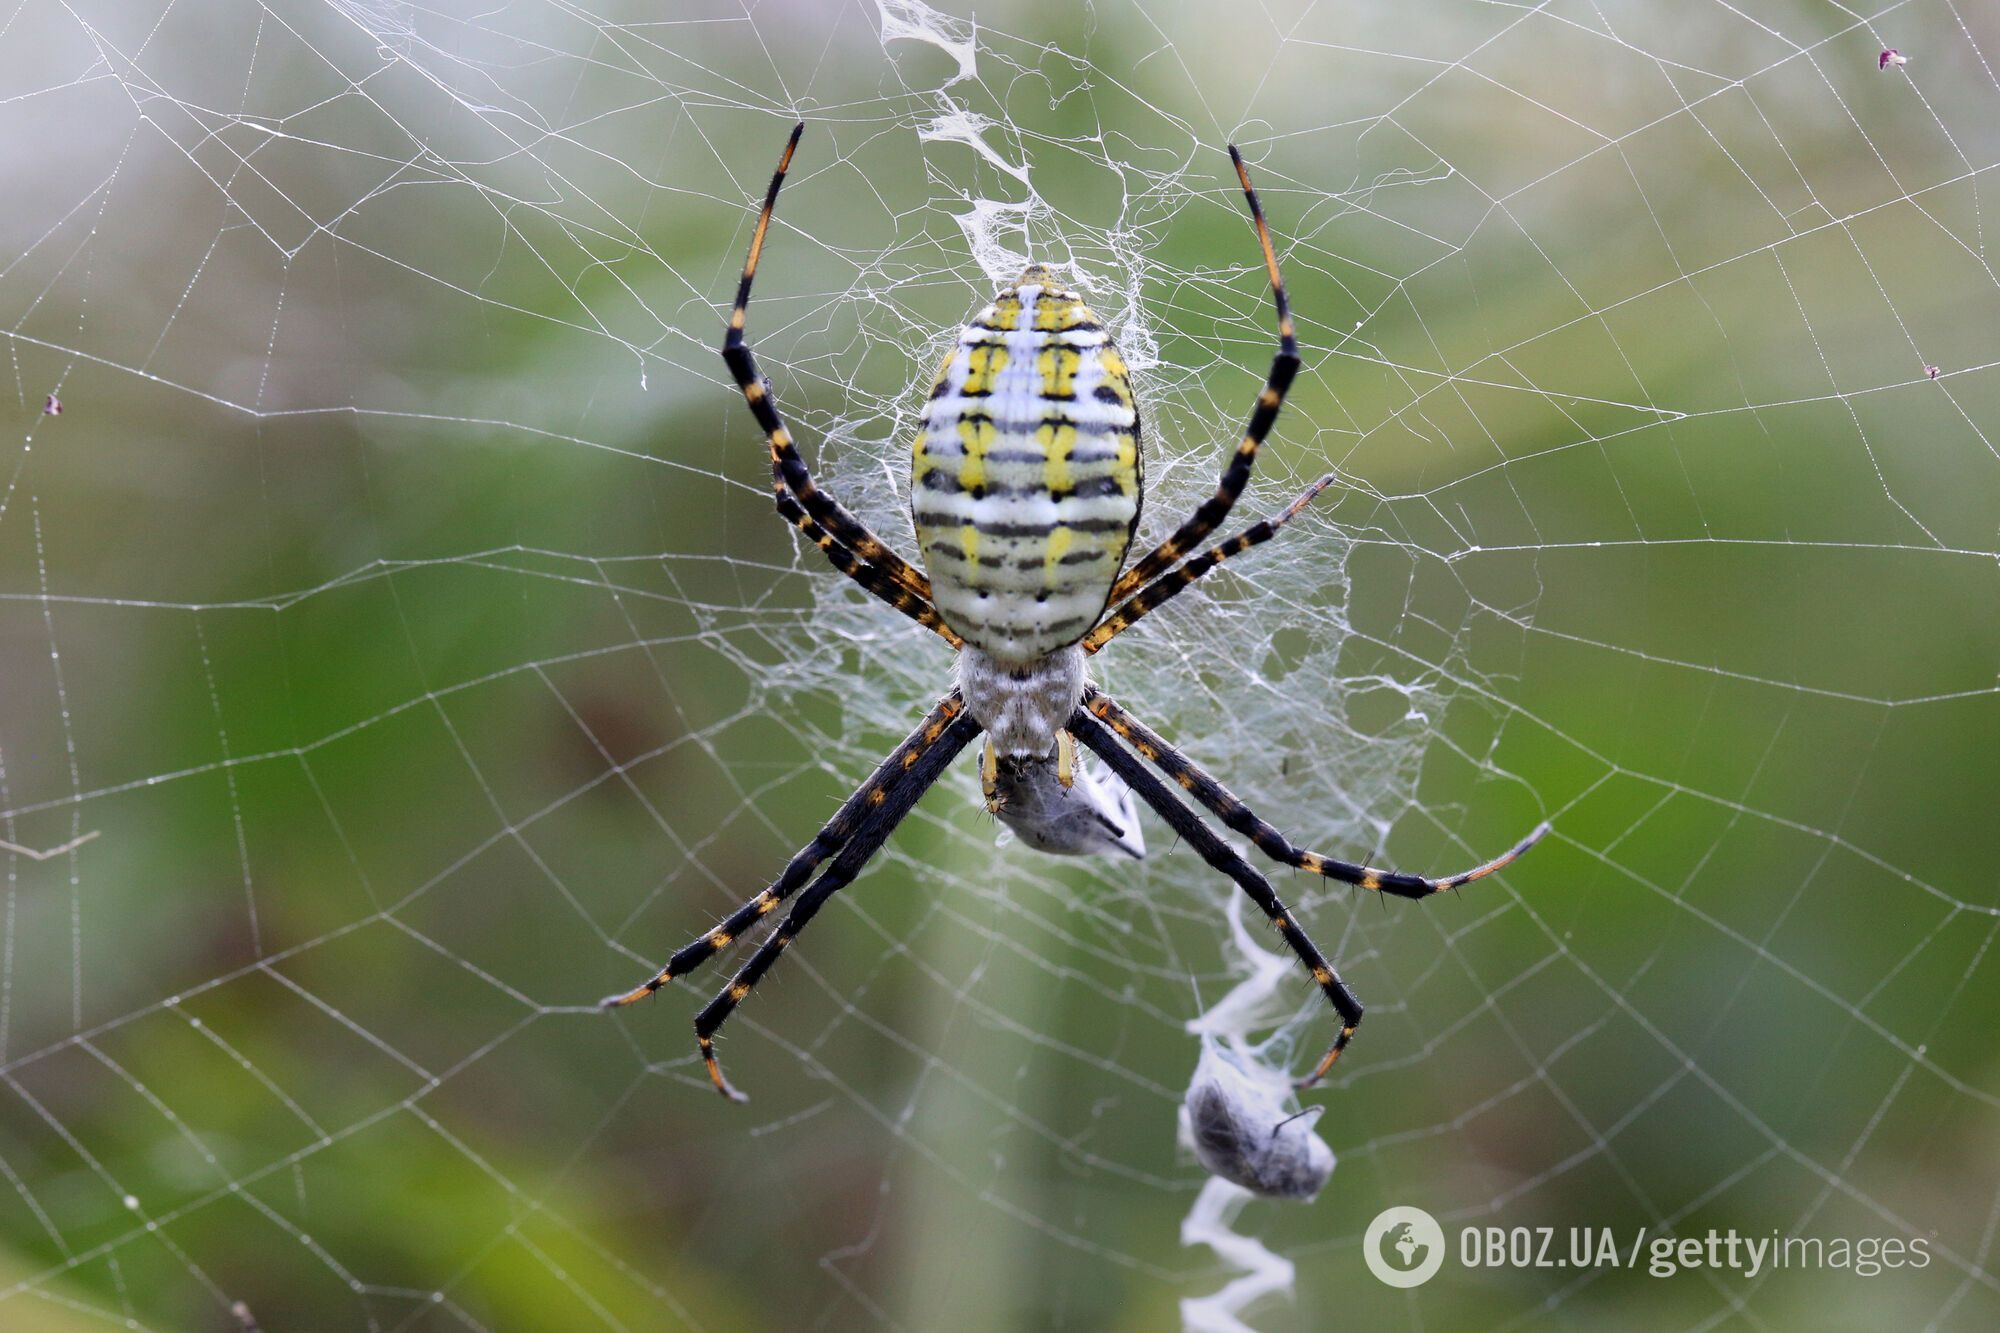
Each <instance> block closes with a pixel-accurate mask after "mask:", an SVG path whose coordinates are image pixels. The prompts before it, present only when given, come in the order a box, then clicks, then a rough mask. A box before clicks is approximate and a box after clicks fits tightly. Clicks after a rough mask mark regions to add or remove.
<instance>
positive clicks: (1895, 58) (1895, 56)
mask: <svg viewBox="0 0 2000 1333" xmlns="http://www.w3.org/2000/svg"><path fill="white" fill-rule="evenodd" d="M1909 63H1910V58H1909V57H1908V56H1906V55H1904V54H1903V53H1902V52H1901V51H1898V50H1897V49H1896V48H1895V47H1893V46H1892V47H1889V48H1887V49H1886V50H1884V51H1883V52H1882V55H1881V58H1880V59H1878V60H1877V61H1876V62H1875V68H1876V69H1887V68H1889V66H1891V65H1907V64H1909Z"/></svg>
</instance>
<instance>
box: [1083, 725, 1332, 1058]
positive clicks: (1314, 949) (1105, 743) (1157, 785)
mask: <svg viewBox="0 0 2000 1333" xmlns="http://www.w3.org/2000/svg"><path fill="white" fill-rule="evenodd" d="M1069 729H1070V731H1071V732H1072V733H1073V734H1074V735H1075V736H1076V738H1077V739H1078V740H1079V741H1081V742H1083V744H1084V745H1086V746H1088V747H1089V748H1090V750H1091V751H1092V752H1093V753H1095V754H1096V755H1097V757H1098V758H1100V759H1102V760H1103V761H1104V763H1105V766H1106V767H1108V768H1109V769H1110V770H1111V771H1112V772H1114V773H1116V774H1117V775H1118V776H1119V777H1120V778H1123V779H1124V781H1125V785H1126V786H1128V787H1130V788H1131V789H1132V790H1133V792H1134V793H1136V794H1137V795H1138V797H1139V799H1140V800H1142V801H1144V802H1145V803H1146V804H1147V805H1149V806H1151V807H1152V808H1153V812H1154V813H1155V814H1157V815H1159V817H1160V818H1161V819H1163V820H1165V821H1166V822H1167V826H1168V827H1169V828H1171V829H1172V830H1173V831H1174V832H1175V833H1178V834H1179V835H1180V836H1181V838H1182V840H1183V841H1185V842H1186V843H1187V845H1188V846H1190V847H1192V848H1194V850H1195V852H1196V853H1197V854H1199V855H1200V857H1201V859H1202V860H1204V861H1206V862H1208V864H1209V866H1210V867H1211V868H1212V869H1215V870H1219V871H1221V872H1222V873H1223V874H1225V875H1227V876H1229V878H1231V879H1233V880H1235V881H1236V885H1237V887H1238V888H1240V889H1242V890H1243V892H1244V893H1245V894H1246V895H1248V897H1249V899H1250V901H1251V902H1253V903H1255V904H1256V905H1257V908H1258V910H1259V911H1261V912H1263V914H1264V916H1265V918H1266V919H1267V920H1269V921H1270V923H1271V924H1272V925H1273V926H1274V927H1276V928H1277V931H1278V934H1280V935H1281V936H1283V937H1284V941H1285V943H1286V944H1287V945H1288V946H1289V947H1290V948H1291V951H1292V952H1293V953H1295V954H1297V955H1298V959H1299V961H1300V962H1301V963H1304V964H1305V965H1306V970H1307V971H1308V972H1310V973H1312V979H1313V980H1314V981H1315V982H1316V983H1318V985H1319V988H1320V993H1321V994H1323V995H1325V996H1326V1000H1327V1003H1328V1004H1330V1005H1332V1006H1333V1010H1334V1012H1335V1013H1336V1014H1338V1015H1340V1035H1339V1036H1337V1037H1335V1038H1334V1039H1333V1045H1332V1046H1330V1047H1328V1048H1327V1052H1326V1054H1325V1055H1323V1056H1321V1057H1320V1062H1319V1064H1318V1065H1317V1066H1316V1067H1315V1068H1314V1069H1313V1072H1312V1073H1311V1074H1309V1075H1308V1076H1306V1077H1305V1078H1302V1079H1300V1080H1299V1081H1298V1086H1299V1087H1301V1088H1308V1087H1311V1086H1312V1085H1313V1084H1315V1083H1317V1082H1319V1081H1320V1079H1322V1078H1324V1077H1325V1076H1326V1071H1327V1070H1329V1069H1331V1068H1333V1062H1334V1061H1335V1060H1338V1059H1339V1058H1340V1053H1341V1052H1342V1051H1344V1050H1346V1049H1347V1043H1348V1042H1349V1041H1350V1040H1352V1039H1353V1037H1354V1030H1355V1029H1356V1028H1358V1027H1360V1026H1361V999H1360V997H1359V996H1357V995H1355V993H1354V992H1353V991H1352V990H1350V989H1349V988H1348V985H1347V983H1346V982H1344V981H1342V980H1341V979H1340V973H1338V972H1336V971H1335V970H1334V968H1333V964H1332V963H1329V962H1328V961H1327V960H1326V955H1324V954H1322V953H1321V952H1320V951H1319V946H1318V945H1316V944H1314V943H1313V942H1312V939H1311V938H1310V937H1309V936H1308V935H1307V934H1306V933H1305V931H1304V930H1303V929H1302V928H1301V927H1300V926H1299V923H1298V921H1297V920H1295V919H1294V918H1293V916H1292V914H1291V912H1290V911H1289V910H1287V909H1286V907H1285V904H1284V902H1283V900H1281V899H1280V898H1279V897H1278V891H1277V890H1276V889H1274V888H1272V887H1271V881H1269V880H1268V879H1265V878H1264V876H1263V875H1261V874H1260V873H1258V871H1257V868H1256V867H1255V866H1253V865H1251V864H1250V863H1249V862H1248V861H1245V860H1244V859H1243V858H1242V857H1241V856H1239V855H1238V854H1237V852H1236V849H1235V848H1233V847H1231V846H1230V845H1229V844H1228V843H1226V842H1224V841H1223V840H1222V836H1221V835H1220V834H1218V833H1217V832H1216V831H1215V830H1214V829H1212V828H1210V827H1209V826H1208V823H1207V821H1206V820H1204V819H1203V818H1202V817H1201V816H1200V815H1199V814H1197V813H1196V812H1195V811H1193V810H1190V809H1189V808H1188V807H1187V806H1186V805H1184V804H1182V802H1181V799H1180V798H1179V797H1178V796H1176V795H1175V794H1174V790H1173V788H1171V787H1169V786H1168V785H1167V784H1166V782H1165V781H1163V780H1162V779H1161V778H1160V777H1159V775H1158V774H1156V773H1154V772H1153V771H1152V770H1151V769H1149V768H1147V767H1146V765H1145V764H1144V763H1142V762H1141V761H1140V760H1139V759H1138V757H1137V756H1135V755H1134V754H1132V752H1131V751H1129V750H1127V749H1126V748H1125V747H1124V746H1123V745H1120V744H1119V743H1118V740H1117V738H1116V737H1114V736H1113V735H1112V734H1111V732H1110V730H1109V729H1108V728H1106V727H1105V725H1104V724H1103V723H1101V722H1099V721H1098V720H1097V716H1096V715H1095V714H1094V713H1092V712H1091V711H1090V709H1089V706H1088V705H1085V706H1084V707H1081V708H1078V709H1077V710H1076V712H1075V713H1073V714H1071V715H1070V720H1069Z"/></svg>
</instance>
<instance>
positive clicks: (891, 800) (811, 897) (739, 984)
mask: <svg viewBox="0 0 2000 1333" xmlns="http://www.w3.org/2000/svg"><path fill="white" fill-rule="evenodd" d="M978 734H979V723H978V721H977V720H975V719H974V718H973V716H972V715H971V714H970V713H959V714H957V715H955V716H954V717H953V718H952V719H951V721H950V722H948V723H946V724H945V725H944V728H943V729H942V730H941V731H940V732H939V733H938V735H937V737H936V739H935V740H933V741H932V742H931V743H930V744H929V745H927V746H926V747H925V748H924V750H923V751H922V752H921V753H919V754H918V755H917V757H916V758H915V759H913V760H911V761H910V763H909V765H908V766H907V768H906V770H905V777H904V779H903V781H901V782H898V783H896V784H894V785H893V786H890V787H887V788H883V789H879V792H878V795H879V799H878V798H877V797H875V796H871V797H870V798H869V800H868V801H867V802H866V804H865V808H864V809H863V811H862V814H861V817H860V819H859V821H858V822H857V824H856V826H855V829H854V832H853V834H852V836H850V837H849V839H848V841H847V844H846V845H845V846H844V847H842V848H841V849H840V853H839V855H837V856H835V857H834V858H833V860H832V862H831V863H830V864H829V865H828V866H827V868H826V869H825V871H823V872H822V873H821V875H820V877H819V878H818V879H817V880H815V881H813V884H812V887H811V888H809V889H807V890H806V891H805V892H804V893H802V894H800V895H799V900H798V902H796V903H795V904H793V905H792V910H791V912H790V913H789V914H788V915H787V916H786V917H785V920H784V923H783V924H782V925H780V926H779V927H778V929H777V930H776V931H775V932H773V933H772V934H771V936H770V937H769V938H768V939H766V940H765V941H764V942H763V944H761V945H759V946H758V948H757V952H756V953H754V954H752V955H750V961H749V962H747V963H745V964H744V965H743V967H742V970H740V971H739V972H737V974H736V975H735V977H734V978H732V979H731V981H730V983H729V984H728V985H727V986H725V987H724V988H723V989H722V992H721V993H720V994H719V995H717V996H716V997H715V998H714V999H713V1000H710V1001H709V1002H708V1007H707V1008H705V1009H703V1010H702V1011H701V1012H700V1013H699V1014H697V1015H696V1016H695V1020H694V1036H695V1045H696V1046H697V1047H698V1048H699V1049H700V1051H701V1059H702V1063H703V1064H705V1065H706V1066H708V1077H709V1079H710V1081H712V1082H713V1083H714V1084H715V1090H716V1091H717V1092H719V1093H721V1094H722V1095H723V1096H725V1097H727V1098H728V1099H729V1100H731V1101H733V1102H740V1101H745V1100H747V1099H746V1098H745V1097H744V1095H743V1094H742V1093H740V1092H738V1091H737V1090H736V1089H735V1088H733V1087H731V1086H730V1083H729V1080H728V1079H726V1078H724V1077H723V1076H722V1066H721V1065H720V1064H719V1063H717V1061H716V1058H715V1033H716V1030H717V1029H718V1028H720V1027H721V1026H722V1025H723V1024H724V1023H725V1022H727V1021H728V1019H729V1015H730V1014H732V1013H734V1012H735V1010H736V1006H737V1005H739V1004H741V1003H743V1001H744V1000H745V999H747V998H748V997H749V995H750V991H751V990H752V988H754V987H755V986H756V984H757V982H758V981H759V980H760V979H761V978H762V977H763V975H764V974H765V973H766V972H768V971H770V970H771V965H772V964H773V963H776V962H777V961H778V955H779V954H782V953H783V952H784V951H785V950H786V949H787V948H789V947H790V946H791V943H792V941H793V940H795V939H797V938H798V937H799V932H800V931H802V930H804V929H805V928H806V924H807V923H808V922H810V921H811V920H812V919H813V914H814V913H816V912H818V911H819V909H820V907H821V905H822V904H824V903H825V902H826V900H827V899H828V898H831V897H832V896H833V895H834V894H836V893H838V892H839V891H840V890H842V889H844V888H846V887H847V885H848V884H850V883H852V882H853V880H854V877H855V876H856V875H858V874H860V873H861V869H862V867H863V866H865V865H867V864H868V862H869V860H870V859H871V858H872V857H873V856H874V855H875V853H876V852H877V851H879V850H881V847H882V844H883V843H885V842H887V841H888V840H889V835H890V834H891V833H893V832H894V831H895V829H896V825H898V824H900V823H902V822H903V816H904V815H907V814H908V813H910V811H911V809H912V808H914V807H915V806H916V804H917V802H918V801H919V800H921V799H922V797H923V794H924V793H925V792H926V791H928V790H930V788H931V785H932V784H933V783H935V782H936V781H937V780H938V778H939V777H940V776H942V775H943V773H944V770H945V768H946V766H947V765H949V764H950V763H951V761H952V760H953V759H955V758H957V757H958V752H959V751H960V750H963V749H964V748H965V746H966V743H967V742H968V741H970V740H971V739H972V738H973V737H974V736H976V735H978ZM898 762H900V761H898Z"/></svg>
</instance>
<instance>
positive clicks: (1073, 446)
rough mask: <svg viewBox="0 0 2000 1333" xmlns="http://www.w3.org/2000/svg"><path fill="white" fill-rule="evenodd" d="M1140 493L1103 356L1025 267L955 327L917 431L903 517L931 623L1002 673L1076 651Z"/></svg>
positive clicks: (1070, 308)
mask: <svg viewBox="0 0 2000 1333" xmlns="http://www.w3.org/2000/svg"><path fill="white" fill-rule="evenodd" d="M1142 484H1143V477H1142V465H1141V460H1140V454H1139V413H1138V408H1137V405H1136V404H1135V403H1134V401H1133V398H1132V384H1131V380H1130V378H1129V377H1128V376H1127V374H1126V371H1125V363H1124V361H1123V360H1121V359H1120V358H1119V355H1118V349H1117V348H1116V347H1114V346H1113V345H1112V343H1111V338H1110V336H1109V335H1108V334H1106V333H1105V331H1104V326H1103V324H1102V323H1101V322H1100V321H1099V320H1098V318H1097V316H1096V315H1095V314H1093V313H1092V312H1091V310H1090V307H1089V306H1086V305H1085V304H1083V302H1082V301H1080V300H1078V299H1077V297H1076V295H1075V293H1073V292H1069V291H1065V290H1063V289H1062V288H1061V287H1060V286H1057V285H1056V283H1055V280H1054V278H1053V277H1052V276H1051V275H1050V274H1049V272H1048V271H1047V270H1046V269H1044V268H1041V267H1040V266H1039V265H1038V266H1036V267H1033V268H1030V269H1029V270H1028V271H1027V272H1026V273H1024V274H1022V275H1021V279H1020V281H1019V282H1018V283H1016V284H1015V285H1014V286H1012V287H1008V288H1006V289H1004V290H1002V291H1001V292H1000V294H999V295H998V296H997V297H995V298H994V302H993V304H992V305H990V306H988V307H987V308H986V309H985V310H983V311H981V312H980V313H979V314H978V315H976V316H974V318H973V320H972V322H971V323H970V324H968V325H966V326H965V331H964V333H962V334H961V335H960V337H959V340H958V346H957V347H955V348H953V349H952V353H951V355H950V356H949V357H947V358H946V360H945V363H944V367H943V368H942V369H941V370H940V371H939V372H938V378H937V384H936V386H935V387H934V388H933V389H932V391H931V398H930V402H929V403H928V404H927V405H926V406H925V408H924V414H923V424H922V426H921V428H920V429H919V430H918V432H917V443H916V458H915V462H914V464H913V465H912V467H911V470H910V509H911V516H912V517H913V518H914V520H915V522H916V529H917V545H918V547H919V549H920V550H921V551H922V553H923V561H924V566H925V568H926V570H927V571H928V572H929V574H930V580H931V595H932V600H933V602H934V603H935V604H936V606H937V609H938V614H940V615H941V616H943V617H944V619H945V623H946V624H948V625H950V626H951V627H952V628H953V629H954V630H956V631H957V632H958V633H959V635H960V636H961V637H963V638H964V639H965V641H966V642H967V643H970V644H972V645H974V646H975V647H978V648H981V649H984V650H985V651H986V652H988V653H990V654H992V655H993V656H995V657H997V658H1000V659H1002V660H1004V661H1009V662H1030V661H1034V660H1036V659H1038V658H1041V657H1045V656H1047V655H1048V654H1049V653H1051V652H1053V651H1055V650H1056V649H1058V648H1061V647H1064V646H1065V645H1067V644H1072V643H1075V642H1076V641H1077V640H1079V639H1081V638H1082V637H1083V635H1084V633H1085V632H1086V631H1087V630H1089V629H1090V627H1091V625H1092V624H1093V623H1094V622H1095V621H1096V620H1097V618H1098V616H1099V615H1100V614H1101V613H1102V612H1103V610H1104V602H1105V598H1106V597H1107V596H1108V595H1109V594H1110V591H1111V585H1112V583H1113V582H1114V581H1116V579H1117V577H1118V570H1119V567H1120V566H1121V565H1122V564H1123V563H1124V560H1125V548H1126V546H1127V545H1129V544H1130V542H1131V540H1132V528H1133V525H1134V524H1135V523H1136V522H1137V521H1138V518H1139V503H1140V491H1141V487H1142Z"/></svg>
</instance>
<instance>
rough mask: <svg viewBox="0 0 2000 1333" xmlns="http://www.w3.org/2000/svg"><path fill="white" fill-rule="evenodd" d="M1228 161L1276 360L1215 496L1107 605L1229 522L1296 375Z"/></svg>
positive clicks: (1243, 176) (1292, 351) (1260, 237)
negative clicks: (1273, 326)
mask: <svg viewBox="0 0 2000 1333" xmlns="http://www.w3.org/2000/svg"><path fill="white" fill-rule="evenodd" d="M1229 160H1230V161H1231V162H1233V163H1235V164H1236V179H1237V180H1238V181H1240V182H1242V185H1243V197H1244V198H1245V199H1246V200H1248V201H1249V203H1250V220H1251V221H1253V222H1255V223H1256V224H1257V244H1258V245H1260V246H1262V247H1263V249H1264V270H1265V272H1266V273H1268V274H1269V275H1270V278H1271V300H1272V302H1273V303H1274V304H1275V305H1276V306H1277V308H1278V354H1277V356H1276V357H1274V358H1272V361H1271V373H1270V374H1269V375H1268V376H1266V377H1265V380H1264V390H1263V392H1262V393H1260V394H1258V395H1257V405H1256V407H1254V408H1252V409H1251V412H1250V424H1249V425H1247V426H1245V427H1244V428H1243V439H1242V441H1241V442H1240V443H1238V444H1237V446H1236V452H1235V454H1233V455H1232V456H1231V457H1230V460H1229V465H1228V466H1227V467H1225V468H1224V469H1223V470H1222V481H1221V482H1220V484H1218V485H1217V486H1216V488H1215V494H1214V495H1212V496H1210V497H1209V498H1208V499H1206V500H1204V501H1202V502H1201V506H1200V508H1198V509H1196V510H1195V511H1194V514H1193V516H1192V517H1190V518H1189V519H1188V521H1187V522H1185V523H1183V524H1181V526H1180V529H1179V531H1177V532H1175V533H1174V535H1173V536H1171V537H1169V538H1167V539H1166V540H1165V541H1164V542H1161V543H1160V544H1159V545H1158V546H1156V547H1154V548H1153V550H1152V551H1151V553H1149V554H1148V555H1146V556H1145V557H1144V558H1143V559H1141V560H1140V561H1139V563H1138V564H1136V565H1133V566H1132V567H1131V568H1130V569H1128V570H1126V571H1125V573H1124V574H1123V576H1121V577H1120V578H1119V580H1118V582H1116V583H1114V584H1113V585H1111V597H1110V599H1109V600H1110V601H1112V602H1118V601H1122V600H1123V599H1125V598H1127V597H1130V596H1131V595H1132V594H1133V593H1134V592H1136V591H1138V590H1139V589H1140V588H1142V587H1144V586H1145V585H1146V584H1148V583H1150V582H1152V581H1153V580H1154V579H1155V578H1157V577H1159V576H1160V575H1161V574H1163V573H1165V572H1166V571H1167V570H1169V569H1171V568H1172V567H1173V566H1174V565H1176V564H1178V563H1179V562H1180V560H1181V559H1182V557H1184V556H1186V555H1187V553H1188V552H1189V551H1192V550H1193V549H1194V548H1195V546H1196V545H1197V544H1198V543H1199V542H1200V541H1201V540H1202V539H1203V538H1204V537H1206V536H1208V534H1209V533H1211V532H1214V531H1215V529H1216V528H1217V527H1218V526H1220V525H1221V523H1222V520H1223V519H1225V518H1228V517H1229V511H1230V510H1231V509H1232V508H1234V507H1235V504H1236V500H1237V497H1238V496H1240V495H1242V494H1243V488H1244V487H1245V486H1248V485H1249V484H1250V470H1251V469H1252V468H1253V467H1255V466H1256V464H1257V449H1258V447H1259V446H1260V445H1262V444H1263V443H1264V439H1265V437H1266V436H1268V435H1269V434H1270V433H1271V427H1272V425H1273V424H1274V423H1276V421H1277V420H1278V409H1279V408H1280V407H1283V406H1284V403H1285V393H1286V391H1287V390H1289V389H1290V388H1291V387H1292V379H1293V377H1294V376H1296V375H1297V374H1298V373H1299V340H1298V338H1297V337H1296V336H1295V335H1294V334H1293V332H1292V307H1291V303H1290V302H1289V301H1288V300H1287V299H1286V297H1285V281H1284V279H1283V278H1281V277H1279V276H1278V255H1277V252H1276V251H1274V250H1273V249H1272V248H1271V229H1270V227H1269V226H1268V225H1267V224H1266V223H1265V221H1264V206H1263V205H1262V204H1260V203H1258V202H1257V191H1256V190H1255V189H1253V188H1252V187H1251V185H1250V172H1249V171H1248V170H1247V169H1246V168H1245V167H1244V165H1243V154H1241V153H1239V152H1237V151H1236V145H1235V144H1231V145H1229Z"/></svg>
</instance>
